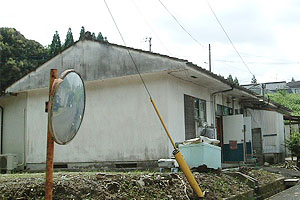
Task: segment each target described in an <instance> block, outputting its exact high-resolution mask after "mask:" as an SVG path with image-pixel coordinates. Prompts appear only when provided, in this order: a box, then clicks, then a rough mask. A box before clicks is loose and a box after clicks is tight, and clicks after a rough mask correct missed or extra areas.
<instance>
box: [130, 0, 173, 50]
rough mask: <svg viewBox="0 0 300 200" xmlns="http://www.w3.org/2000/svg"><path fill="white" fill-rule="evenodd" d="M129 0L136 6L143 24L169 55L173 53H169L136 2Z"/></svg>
mask: <svg viewBox="0 0 300 200" xmlns="http://www.w3.org/2000/svg"><path fill="white" fill-rule="evenodd" d="M131 2H132V3H133V5H134V7H135V8H136V10H137V11H138V13H139V14H140V15H141V16H142V18H143V20H144V22H145V24H146V25H147V26H148V27H149V28H150V30H151V31H152V32H153V33H154V35H155V37H156V38H157V39H158V41H159V43H160V44H161V46H162V47H163V48H164V49H165V50H166V51H167V52H168V53H169V54H171V55H173V53H171V52H170V51H169V49H168V48H167V47H166V46H165V45H164V43H163V41H162V40H161V39H160V37H159V36H158V34H157V33H156V32H155V31H154V29H153V28H152V26H151V25H150V23H149V22H148V20H147V19H146V17H145V16H144V15H143V14H142V12H141V10H140V8H139V7H138V5H137V4H136V2H135V0H131Z"/></svg>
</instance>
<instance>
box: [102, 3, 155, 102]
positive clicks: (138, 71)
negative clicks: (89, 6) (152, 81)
mask: <svg viewBox="0 0 300 200" xmlns="http://www.w3.org/2000/svg"><path fill="white" fill-rule="evenodd" d="M103 1H104V3H105V6H106V8H107V10H108V12H109V14H110V16H111V18H112V20H113V22H114V24H115V26H116V28H117V30H118V32H119V35H120V37H121V39H122V41H123V43H124V45H125V46H127V45H126V42H125V40H124V38H123V35H122V33H121V31H120V29H119V27H118V25H117V23H116V21H115V18H114V16H113V15H112V12H111V10H110V9H109V6H108V4H107V3H106V0H103ZM127 51H128V54H129V56H130V58H131V60H132V62H133V65H134V67H135V69H136V71H137V73H138V74H139V77H140V79H141V81H142V83H143V85H144V87H145V89H146V91H147V93H148V96H149V98H150V99H152V97H151V94H150V91H149V90H148V87H147V85H146V83H145V81H144V79H143V77H142V75H141V73H140V70H139V69H138V67H137V65H136V63H135V61H134V59H133V57H132V55H131V53H130V51H129V49H127Z"/></svg>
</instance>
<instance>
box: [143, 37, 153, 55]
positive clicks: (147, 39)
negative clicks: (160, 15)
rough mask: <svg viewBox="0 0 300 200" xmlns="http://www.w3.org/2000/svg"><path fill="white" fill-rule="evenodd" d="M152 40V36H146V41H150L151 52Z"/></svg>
mask: <svg viewBox="0 0 300 200" xmlns="http://www.w3.org/2000/svg"><path fill="white" fill-rule="evenodd" d="M151 41H152V37H146V38H145V42H149V51H150V52H151V46H152V43H151Z"/></svg>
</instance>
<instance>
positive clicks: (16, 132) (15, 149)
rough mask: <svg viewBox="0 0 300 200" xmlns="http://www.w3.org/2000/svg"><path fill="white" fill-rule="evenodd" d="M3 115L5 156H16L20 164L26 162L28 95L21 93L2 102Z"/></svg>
mask: <svg viewBox="0 0 300 200" xmlns="http://www.w3.org/2000/svg"><path fill="white" fill-rule="evenodd" d="M1 105H2V106H3V107H4V113H3V133H1V134H3V154H16V155H17V157H18V164H19V165H21V164H22V163H23V161H24V151H25V146H24V141H25V138H26V120H27V118H26V115H27V109H26V107H27V94H26V93H19V94H18V95H17V96H10V97H7V98H4V99H2V100H1Z"/></svg>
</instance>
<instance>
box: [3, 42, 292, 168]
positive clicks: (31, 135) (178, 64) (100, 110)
mask: <svg viewBox="0 0 300 200" xmlns="http://www.w3.org/2000/svg"><path fill="white" fill-rule="evenodd" d="M128 51H130V52H131V54H132V57H133V59H134V61H135V63H136V64H137V67H138V68H139V71H140V73H141V74H142V76H143V78H144V80H145V82H146V84H147V86H148V88H149V90H150V92H151V95H152V97H153V99H154V100H155V102H156V104H157V107H158V109H159V111H160V113H161V115H162V117H163V119H164V121H165V123H166V126H167V127H168V129H169V131H170V133H171V135H172V137H173V139H174V141H175V142H182V141H184V140H186V139H190V138H194V137H196V136H197V135H198V134H199V132H201V130H203V128H205V127H206V126H208V127H211V128H213V129H215V130H216V132H215V137H216V138H218V139H219V140H220V141H221V145H220V146H221V147H222V151H223V161H242V160H243V159H244V154H243V143H244V139H245V138H244V134H243V127H244V125H246V133H245V135H246V143H247V149H248V154H252V153H253V145H252V133H251V132H252V129H253V127H255V128H257V127H260V126H261V128H262V130H264V129H263V127H266V126H268V125H267V123H274V122H273V121H272V120H271V121H270V120H265V121H264V124H262V123H261V124H255V122H258V121H259V120H261V118H258V119H256V116H258V117H261V116H262V115H259V114H256V113H265V114H264V116H263V118H264V117H265V115H267V113H270V115H272V116H273V115H274V116H275V118H274V119H275V120H277V121H275V123H282V122H283V121H282V116H283V115H282V113H285V114H289V112H290V111H289V110H288V109H286V108H284V107H282V106H281V105H278V104H275V103H273V102H267V101H263V100H262V99H260V98H259V97H257V96H256V95H255V93H253V92H251V91H250V90H247V89H245V88H243V87H240V86H236V85H233V84H232V83H230V82H228V81H226V80H225V79H224V78H222V77H220V76H217V75H215V74H213V73H211V72H209V71H207V70H205V69H203V68H201V67H198V66H196V65H194V64H192V63H190V62H187V61H186V60H182V59H177V58H172V57H168V56H164V55H160V54H155V53H151V52H146V51H142V50H137V49H132V48H128V47H124V46H119V45H115V44H110V43H105V42H97V41H90V40H83V41H78V42H76V43H75V44H74V45H73V46H71V47H69V48H68V49H66V50H64V51H63V52H61V53H60V54H59V55H57V56H55V57H54V58H52V59H51V60H49V61H48V62H46V63H45V64H43V65H42V66H40V67H39V68H37V69H36V71H34V72H31V73H30V74H28V75H26V76H25V77H23V78H22V79H20V80H18V81H17V82H15V83H14V84H13V85H11V86H10V87H9V88H7V89H6V94H5V95H4V96H1V97H0V105H1V107H3V109H1V110H0V111H1V113H2V115H0V116H2V117H1V121H2V123H1V127H3V129H2V130H1V142H0V144H1V154H9V153H11V154H16V155H17V157H18V163H19V166H21V167H26V168H30V169H43V168H44V167H45V161H46V139H47V137H46V136H47V113H45V102H46V101H47V100H48V87H49V73H50V69H52V68H57V69H58V72H59V73H61V72H63V71H64V70H66V69H70V68H73V69H75V70H76V71H77V72H78V73H80V74H81V76H82V78H83V79H84V81H85V86H86V109H85V115H84V119H83V122H82V125H81V128H80V130H79V132H78V134H77V136H76V137H75V138H74V140H73V141H72V142H70V143H69V144H67V145H64V146H62V145H57V144H55V156H54V166H66V167H78V166H89V165H91V166H108V167H126V166H130V167H135V166H136V167H151V166H156V164H157V162H156V161H157V160H158V159H160V158H169V157H171V156H172V153H171V152H172V150H173V148H172V146H171V144H170V142H169V140H168V138H167V136H166V134H165V132H164V130H163V128H162V126H161V124H160V122H159V120H158V117H157V116H156V114H155V111H154V109H153V107H152V105H151V103H150V101H149V96H148V95H147V92H146V91H145V89H144V87H143V84H142V82H141V80H140V78H139V76H138V75H137V71H136V69H135V67H134V65H133V63H132V60H131V59H130V57H129V55H128ZM248 109H252V110H253V111H251V112H248ZM265 110H268V111H265ZM249 113H251V114H252V115H253V116H251V115H249ZM62 123H63V122H62ZM262 126H263V127H262ZM278 126H279V125H278ZM275 132H276V134H278V135H283V134H284V133H283V132H281V130H280V128H278V129H276V130H274V133H275ZM269 133H270V134H273V132H269V131H267V130H266V131H262V134H263V135H262V137H264V134H269ZM278 142H279V143H281V142H282V141H281V140H280V141H278ZM281 144H282V143H281ZM234 145H236V146H234ZM235 147H236V148H235ZM275 150H276V152H275ZM275 150H274V153H278V152H277V149H275Z"/></svg>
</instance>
